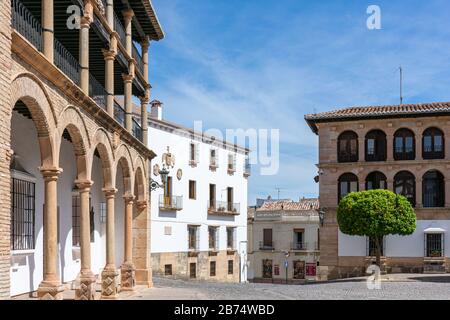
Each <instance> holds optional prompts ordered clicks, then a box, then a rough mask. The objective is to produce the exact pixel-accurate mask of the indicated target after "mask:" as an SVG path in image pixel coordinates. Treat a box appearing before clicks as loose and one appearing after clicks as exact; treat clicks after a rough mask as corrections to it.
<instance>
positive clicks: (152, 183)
mask: <svg viewBox="0 0 450 320" xmlns="http://www.w3.org/2000/svg"><path fill="white" fill-rule="evenodd" d="M158 173H159V175H160V176H161V182H162V184H160V183H158V182H157V181H155V180H153V179H152V178H150V190H151V191H155V190H156V189H158V188H162V189H164V188H165V186H166V184H167V177H168V176H169V170H167V169H166V166H165V165H163V168H162V169H161V170H159V172H158Z"/></svg>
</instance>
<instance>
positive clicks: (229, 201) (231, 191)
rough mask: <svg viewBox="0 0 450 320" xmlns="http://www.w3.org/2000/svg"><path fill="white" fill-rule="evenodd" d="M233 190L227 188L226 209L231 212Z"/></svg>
mask: <svg viewBox="0 0 450 320" xmlns="http://www.w3.org/2000/svg"><path fill="white" fill-rule="evenodd" d="M233 193H234V192H233V188H231V187H228V188H227V207H228V211H230V212H231V211H233V202H234V199H233V198H234V194H233Z"/></svg>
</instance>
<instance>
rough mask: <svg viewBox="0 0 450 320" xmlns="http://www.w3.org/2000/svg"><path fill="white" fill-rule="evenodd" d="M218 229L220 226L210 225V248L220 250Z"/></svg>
mask: <svg viewBox="0 0 450 320" xmlns="http://www.w3.org/2000/svg"><path fill="white" fill-rule="evenodd" d="M218 230H219V228H218V227H208V236H209V237H208V239H209V241H208V242H209V250H214V251H218V250H219V239H218V237H217V233H218Z"/></svg>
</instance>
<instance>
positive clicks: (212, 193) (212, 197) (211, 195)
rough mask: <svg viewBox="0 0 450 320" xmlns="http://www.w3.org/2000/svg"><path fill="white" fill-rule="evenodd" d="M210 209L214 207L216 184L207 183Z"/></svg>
mask: <svg viewBox="0 0 450 320" xmlns="http://www.w3.org/2000/svg"><path fill="white" fill-rule="evenodd" d="M208 207H209V208H210V209H215V208H216V185H215V184H210V185H209V206H208Z"/></svg>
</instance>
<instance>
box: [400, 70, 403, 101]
mask: <svg viewBox="0 0 450 320" xmlns="http://www.w3.org/2000/svg"><path fill="white" fill-rule="evenodd" d="M399 70H400V105H402V104H403V68H402V66H400V67H399Z"/></svg>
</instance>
